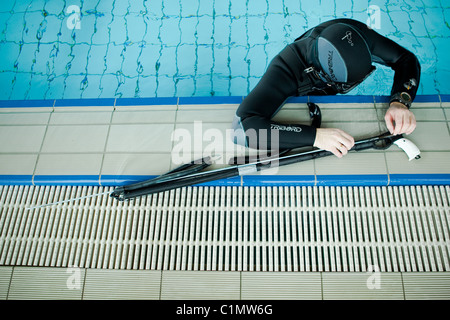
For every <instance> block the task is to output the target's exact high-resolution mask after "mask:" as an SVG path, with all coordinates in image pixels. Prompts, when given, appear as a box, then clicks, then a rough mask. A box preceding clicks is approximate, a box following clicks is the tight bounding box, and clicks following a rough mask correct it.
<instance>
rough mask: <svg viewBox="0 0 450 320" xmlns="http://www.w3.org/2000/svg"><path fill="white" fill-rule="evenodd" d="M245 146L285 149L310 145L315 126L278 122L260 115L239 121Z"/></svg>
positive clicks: (312, 140)
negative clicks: (244, 137)
mask: <svg viewBox="0 0 450 320" xmlns="http://www.w3.org/2000/svg"><path fill="white" fill-rule="evenodd" d="M241 126H242V129H243V130H244V131H245V135H246V142H247V146H248V147H250V148H254V149H263V150H264V149H266V150H285V149H294V148H300V147H305V146H312V145H313V144H314V141H315V138H316V128H314V127H311V126H308V125H302V124H295V125H293V124H280V123H277V122H274V121H271V120H269V119H267V118H264V117H260V116H251V117H248V118H245V119H244V120H242V121H241Z"/></svg>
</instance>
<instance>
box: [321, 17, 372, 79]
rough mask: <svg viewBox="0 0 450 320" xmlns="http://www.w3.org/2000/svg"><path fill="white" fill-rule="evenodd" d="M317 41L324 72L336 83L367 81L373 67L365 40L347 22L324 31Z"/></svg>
mask: <svg viewBox="0 0 450 320" xmlns="http://www.w3.org/2000/svg"><path fill="white" fill-rule="evenodd" d="M316 41H317V56H318V59H319V63H320V66H321V68H322V70H323V71H324V72H325V73H326V74H327V75H328V76H329V77H330V78H331V79H332V80H333V81H335V82H341V83H352V82H356V81H360V80H361V79H362V78H364V77H365V76H366V75H367V74H368V73H369V72H370V69H371V67H372V58H371V54H370V51H369V48H368V46H367V43H366V41H365V39H364V38H363V37H362V36H361V35H360V33H359V32H358V31H357V30H356V29H355V28H353V27H352V26H350V25H348V24H344V23H337V24H333V25H330V26H328V27H326V28H325V29H323V30H322V32H321V33H320V35H319V37H317V39H316Z"/></svg>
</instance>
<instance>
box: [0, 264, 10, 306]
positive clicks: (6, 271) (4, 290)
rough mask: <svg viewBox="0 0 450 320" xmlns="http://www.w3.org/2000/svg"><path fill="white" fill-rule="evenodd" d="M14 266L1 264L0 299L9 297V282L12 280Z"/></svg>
mask: <svg viewBox="0 0 450 320" xmlns="http://www.w3.org/2000/svg"><path fill="white" fill-rule="evenodd" d="M12 272H13V267H9V266H6V267H5V266H1V267H0V300H6V298H7V297H8V291H9V284H10V282H11V276H12Z"/></svg>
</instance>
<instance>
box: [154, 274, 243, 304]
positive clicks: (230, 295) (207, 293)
mask: <svg viewBox="0 0 450 320" xmlns="http://www.w3.org/2000/svg"><path fill="white" fill-rule="evenodd" d="M239 298H240V273H239V272H224V271H207V272H204V271H163V273H162V282H161V299H162V300H167V299H170V300H180V299H182V300H192V299H194V300H198V299H200V300H209V299H213V300H217V299H220V300H238V299H239Z"/></svg>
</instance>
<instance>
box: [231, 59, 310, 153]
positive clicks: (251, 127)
mask: <svg viewBox="0 0 450 320" xmlns="http://www.w3.org/2000/svg"><path fill="white" fill-rule="evenodd" d="M296 92H297V80H296V79H295V78H294V76H293V73H292V72H291V71H290V66H288V65H287V64H286V63H285V62H284V61H283V59H281V58H280V55H277V56H276V57H275V58H274V59H273V60H272V62H271V63H270V65H269V66H268V68H267V70H266V72H265V74H264V75H263V77H262V78H261V79H260V81H259V82H258V84H257V85H256V86H255V88H254V89H253V90H252V91H251V92H250V93H249V94H248V96H247V97H245V99H244V100H243V102H242V103H241V105H240V106H239V108H238V109H237V111H236V119H235V121H234V122H233V129H234V132H235V135H234V137H233V138H234V141H235V143H238V144H242V145H245V146H247V147H250V148H255V149H270V150H276V149H279V150H283V149H293V148H298V147H304V146H312V145H313V144H314V141H315V138H316V128H314V127H312V126H308V125H304V124H291V125H286V124H280V123H277V122H275V121H273V120H272V118H273V116H274V115H275V114H276V113H277V112H278V110H279V109H280V108H281V107H282V106H283V103H284V102H285V101H286V99H287V98H289V97H291V96H293V95H296ZM239 136H241V138H239Z"/></svg>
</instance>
